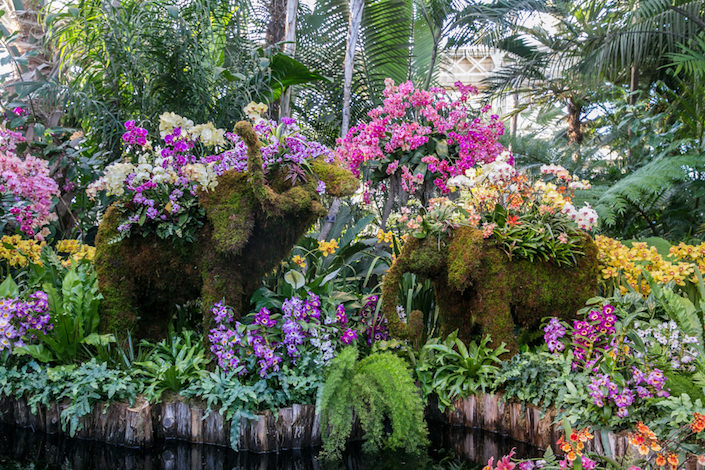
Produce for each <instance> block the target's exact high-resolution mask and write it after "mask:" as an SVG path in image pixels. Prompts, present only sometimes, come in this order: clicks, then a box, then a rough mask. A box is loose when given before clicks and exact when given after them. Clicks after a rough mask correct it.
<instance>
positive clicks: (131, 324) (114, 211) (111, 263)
mask: <svg viewBox="0 0 705 470" xmlns="http://www.w3.org/2000/svg"><path fill="white" fill-rule="evenodd" d="M120 218H121V217H120V210H119V209H118V207H117V206H111V207H109V208H108V210H107V211H106V213H105V215H104V216H103V220H102V221H101V225H100V227H99V229H98V234H97V236H96V259H95V265H96V270H97V272H98V285H99V288H100V291H101V293H102V294H103V297H104V301H103V311H102V313H101V329H102V330H103V331H104V332H108V333H118V334H120V335H122V334H124V333H125V331H126V330H128V329H130V330H132V331H133V332H134V333H135V335H137V336H143V337H151V338H157V337H161V336H163V335H164V334H165V333H166V327H167V324H168V322H169V319H171V317H172V315H173V313H174V306H175V305H179V304H184V303H186V302H187V301H188V300H191V299H193V298H195V297H197V296H198V292H199V289H198V288H197V287H195V285H194V283H196V284H197V281H198V279H199V278H200V273H199V266H198V262H197V259H196V254H195V250H194V245H185V244H178V243H177V244H166V243H164V242H163V241H162V240H159V239H158V238H157V237H156V236H149V237H144V238H143V237H134V238H128V239H125V240H123V241H121V242H119V243H111V240H113V239H115V238H116V237H117V236H118V232H117V224H118V221H119V219H120Z"/></svg>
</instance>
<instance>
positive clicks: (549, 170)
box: [541, 165, 572, 180]
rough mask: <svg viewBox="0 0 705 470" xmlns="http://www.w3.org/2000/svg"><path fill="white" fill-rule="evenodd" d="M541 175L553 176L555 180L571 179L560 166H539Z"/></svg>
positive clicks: (566, 171)
mask: <svg viewBox="0 0 705 470" xmlns="http://www.w3.org/2000/svg"><path fill="white" fill-rule="evenodd" d="M541 173H542V174H544V175H555V176H556V177H557V178H560V179H564V180H570V179H572V178H571V176H570V173H568V170H566V169H565V168H563V167H562V166H560V165H541Z"/></svg>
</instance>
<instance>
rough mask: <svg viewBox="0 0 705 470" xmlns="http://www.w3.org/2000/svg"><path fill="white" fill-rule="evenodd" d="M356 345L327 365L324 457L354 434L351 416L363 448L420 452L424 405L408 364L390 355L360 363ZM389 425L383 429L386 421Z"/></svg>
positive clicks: (322, 407)
mask: <svg viewBox="0 0 705 470" xmlns="http://www.w3.org/2000/svg"><path fill="white" fill-rule="evenodd" d="M357 359H358V351H357V349H356V348H354V347H348V348H346V349H344V350H343V351H342V352H341V353H340V354H339V355H338V357H337V358H336V359H335V360H333V362H332V363H331V366H330V369H329V372H328V376H327V378H326V382H325V384H324V385H323V387H322V388H321V392H320V396H319V400H318V409H319V412H320V414H321V429H322V430H323V456H324V457H325V458H327V459H339V458H340V457H341V454H342V451H343V449H344V448H345V444H346V442H347V440H348V438H349V437H350V434H351V432H352V423H353V419H354V416H355V415H357V416H358V418H359V419H360V424H361V426H362V430H363V432H364V439H365V441H366V442H365V444H364V449H365V450H366V451H371V452H374V451H378V450H380V449H382V448H385V449H390V450H394V449H403V450H404V451H406V452H409V453H418V452H419V451H420V450H421V449H422V448H423V447H424V446H425V445H426V443H427V435H428V431H427V429H426V424H425V423H424V404H423V401H422V400H421V396H420V394H419V392H418V389H417V388H416V385H415V384H414V381H413V379H412V377H411V371H410V370H409V368H408V365H407V364H406V362H405V361H404V360H403V359H401V358H399V357H398V356H395V355H394V354H392V353H375V354H372V355H370V356H368V357H366V358H365V359H363V360H361V361H358V360H357ZM387 422H389V423H390V424H391V433H387V432H385V431H386V424H387Z"/></svg>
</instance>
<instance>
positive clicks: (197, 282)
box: [96, 122, 358, 338]
mask: <svg viewBox="0 0 705 470" xmlns="http://www.w3.org/2000/svg"><path fill="white" fill-rule="evenodd" d="M235 131H236V132H237V133H238V135H240V137H241V138H242V139H243V141H244V142H245V143H246V144H247V145H248V153H247V154H248V171H247V172H245V173H237V172H235V171H233V170H231V171H228V172H226V173H224V174H223V175H221V176H220V177H219V178H218V186H217V188H216V189H215V190H214V191H210V192H205V191H204V192H201V193H200V194H199V203H200V204H201V207H203V209H204V210H205V213H206V223H205V224H204V226H203V228H202V230H201V231H200V233H199V236H198V240H197V242H195V243H193V244H178V243H176V244H175V243H174V242H173V241H172V240H160V239H158V238H157V237H156V236H150V237H141V236H135V237H130V238H127V239H125V240H122V241H121V242H119V243H114V244H111V243H110V240H111V239H114V238H115V237H117V234H118V233H117V225H118V223H119V220H120V214H119V210H118V208H117V206H111V207H110V208H109V209H108V211H107V212H106V214H105V216H104V218H103V220H102V222H101V225H100V227H99V230H98V237H97V238H96V249H97V252H96V267H97V269H98V278H99V283H100V289H101V292H102V293H103V296H104V297H105V302H104V311H103V314H102V323H101V324H102V329H103V331H106V332H117V333H118V334H124V332H125V331H126V330H127V329H132V330H133V332H135V334H136V335H137V336H147V337H151V338H159V337H162V336H163V335H164V334H165V333H166V327H167V324H168V322H169V319H170V318H171V316H172V314H173V313H174V308H175V305H178V304H183V303H186V302H187V301H188V300H193V299H195V298H197V297H198V296H199V295H200V296H201V297H202V300H203V307H204V326H205V327H206V330H205V331H208V328H209V327H210V326H211V324H210V307H211V306H212V305H213V303H215V302H218V301H220V300H225V301H226V302H227V303H228V304H229V305H231V306H232V307H233V308H234V310H235V312H236V314H237V315H244V314H245V313H247V310H248V309H249V299H250V297H251V296H252V293H253V292H254V291H255V290H256V289H257V288H259V286H260V285H261V279H262V276H264V275H265V274H266V273H267V272H269V271H271V270H272V269H273V268H274V267H275V266H277V265H278V264H279V263H280V262H281V260H282V259H283V258H284V257H285V256H287V255H288V253H289V252H290V251H291V248H292V247H293V246H294V244H295V243H296V242H297V240H298V239H299V238H300V237H301V236H302V235H303V234H304V233H305V232H306V231H307V230H308V229H309V228H310V227H311V225H312V224H313V223H314V222H315V221H316V219H317V218H318V217H320V216H322V215H324V214H325V213H326V211H325V209H324V207H323V205H322V204H321V202H320V198H319V196H318V194H317V193H316V185H317V182H318V180H317V179H315V178H309V180H308V181H306V182H304V183H302V184H299V185H296V186H293V187H292V186H291V185H290V184H283V183H282V182H283V181H285V179H284V178H283V177H282V175H281V174H278V173H277V172H274V173H273V174H271V175H269V174H268V175H267V179H265V177H264V174H263V172H262V156H261V154H260V150H259V148H260V144H259V140H258V138H257V136H256V134H255V133H254V130H253V129H252V126H251V125H250V124H249V123H246V122H240V123H238V124H237V125H236V126H235ZM315 168H316V170H315V171H316V172H317V174H318V173H320V174H318V176H319V177H320V178H321V179H322V180H323V181H324V182H326V185H327V186H328V185H329V183H330V186H331V187H333V188H335V191H336V193H335V194H336V195H347V194H352V193H353V192H354V190H355V189H356V188H357V186H358V183H357V179H356V178H354V177H353V175H352V174H351V173H350V172H347V171H345V170H343V169H341V168H339V167H337V166H335V165H333V164H327V163H324V162H322V161H316V162H315ZM269 181H272V182H277V183H272V184H270V183H269Z"/></svg>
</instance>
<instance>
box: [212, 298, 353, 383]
mask: <svg viewBox="0 0 705 470" xmlns="http://www.w3.org/2000/svg"><path fill="white" fill-rule="evenodd" d="M211 313H212V314H213V319H214V321H215V323H216V325H217V326H216V328H213V329H211V330H210V334H209V336H208V339H209V341H210V343H211V352H213V354H214V355H215V357H216V358H217V360H218V366H219V367H221V368H222V369H223V370H226V371H230V370H236V371H238V373H239V374H241V375H242V374H246V373H248V372H249V371H250V370H252V369H254V368H258V372H259V375H260V376H261V377H267V376H268V374H270V373H271V372H276V371H278V370H279V368H280V364H281V363H282V362H284V361H289V362H291V363H295V362H296V360H297V359H298V358H300V357H301V356H302V355H304V354H313V355H314V356H315V359H314V361H315V362H316V363H318V364H321V365H325V364H327V363H328V362H330V360H331V359H333V358H334V357H335V355H336V352H337V351H338V350H339V349H340V345H341V344H345V345H347V344H350V343H352V342H354V341H355V340H357V331H356V330H355V329H353V328H351V327H350V326H349V321H348V318H347V316H346V314H345V308H344V307H343V305H338V306H337V307H336V309H335V314H334V315H332V314H331V315H328V314H327V313H326V312H325V311H324V309H322V307H321V301H320V298H319V297H318V296H317V295H316V294H313V293H311V292H309V294H308V296H307V297H306V298H305V299H302V298H300V297H291V298H289V299H286V300H285V301H284V302H283V303H282V306H281V314H272V312H271V311H270V310H269V309H267V308H261V309H260V310H259V311H258V312H256V313H251V314H249V315H248V316H247V317H246V318H245V319H244V320H243V323H241V322H238V321H235V322H234V323H233V321H234V312H233V310H232V308H230V307H228V306H226V305H225V304H224V303H223V302H218V303H216V304H215V305H214V306H213V308H212V309H211Z"/></svg>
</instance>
